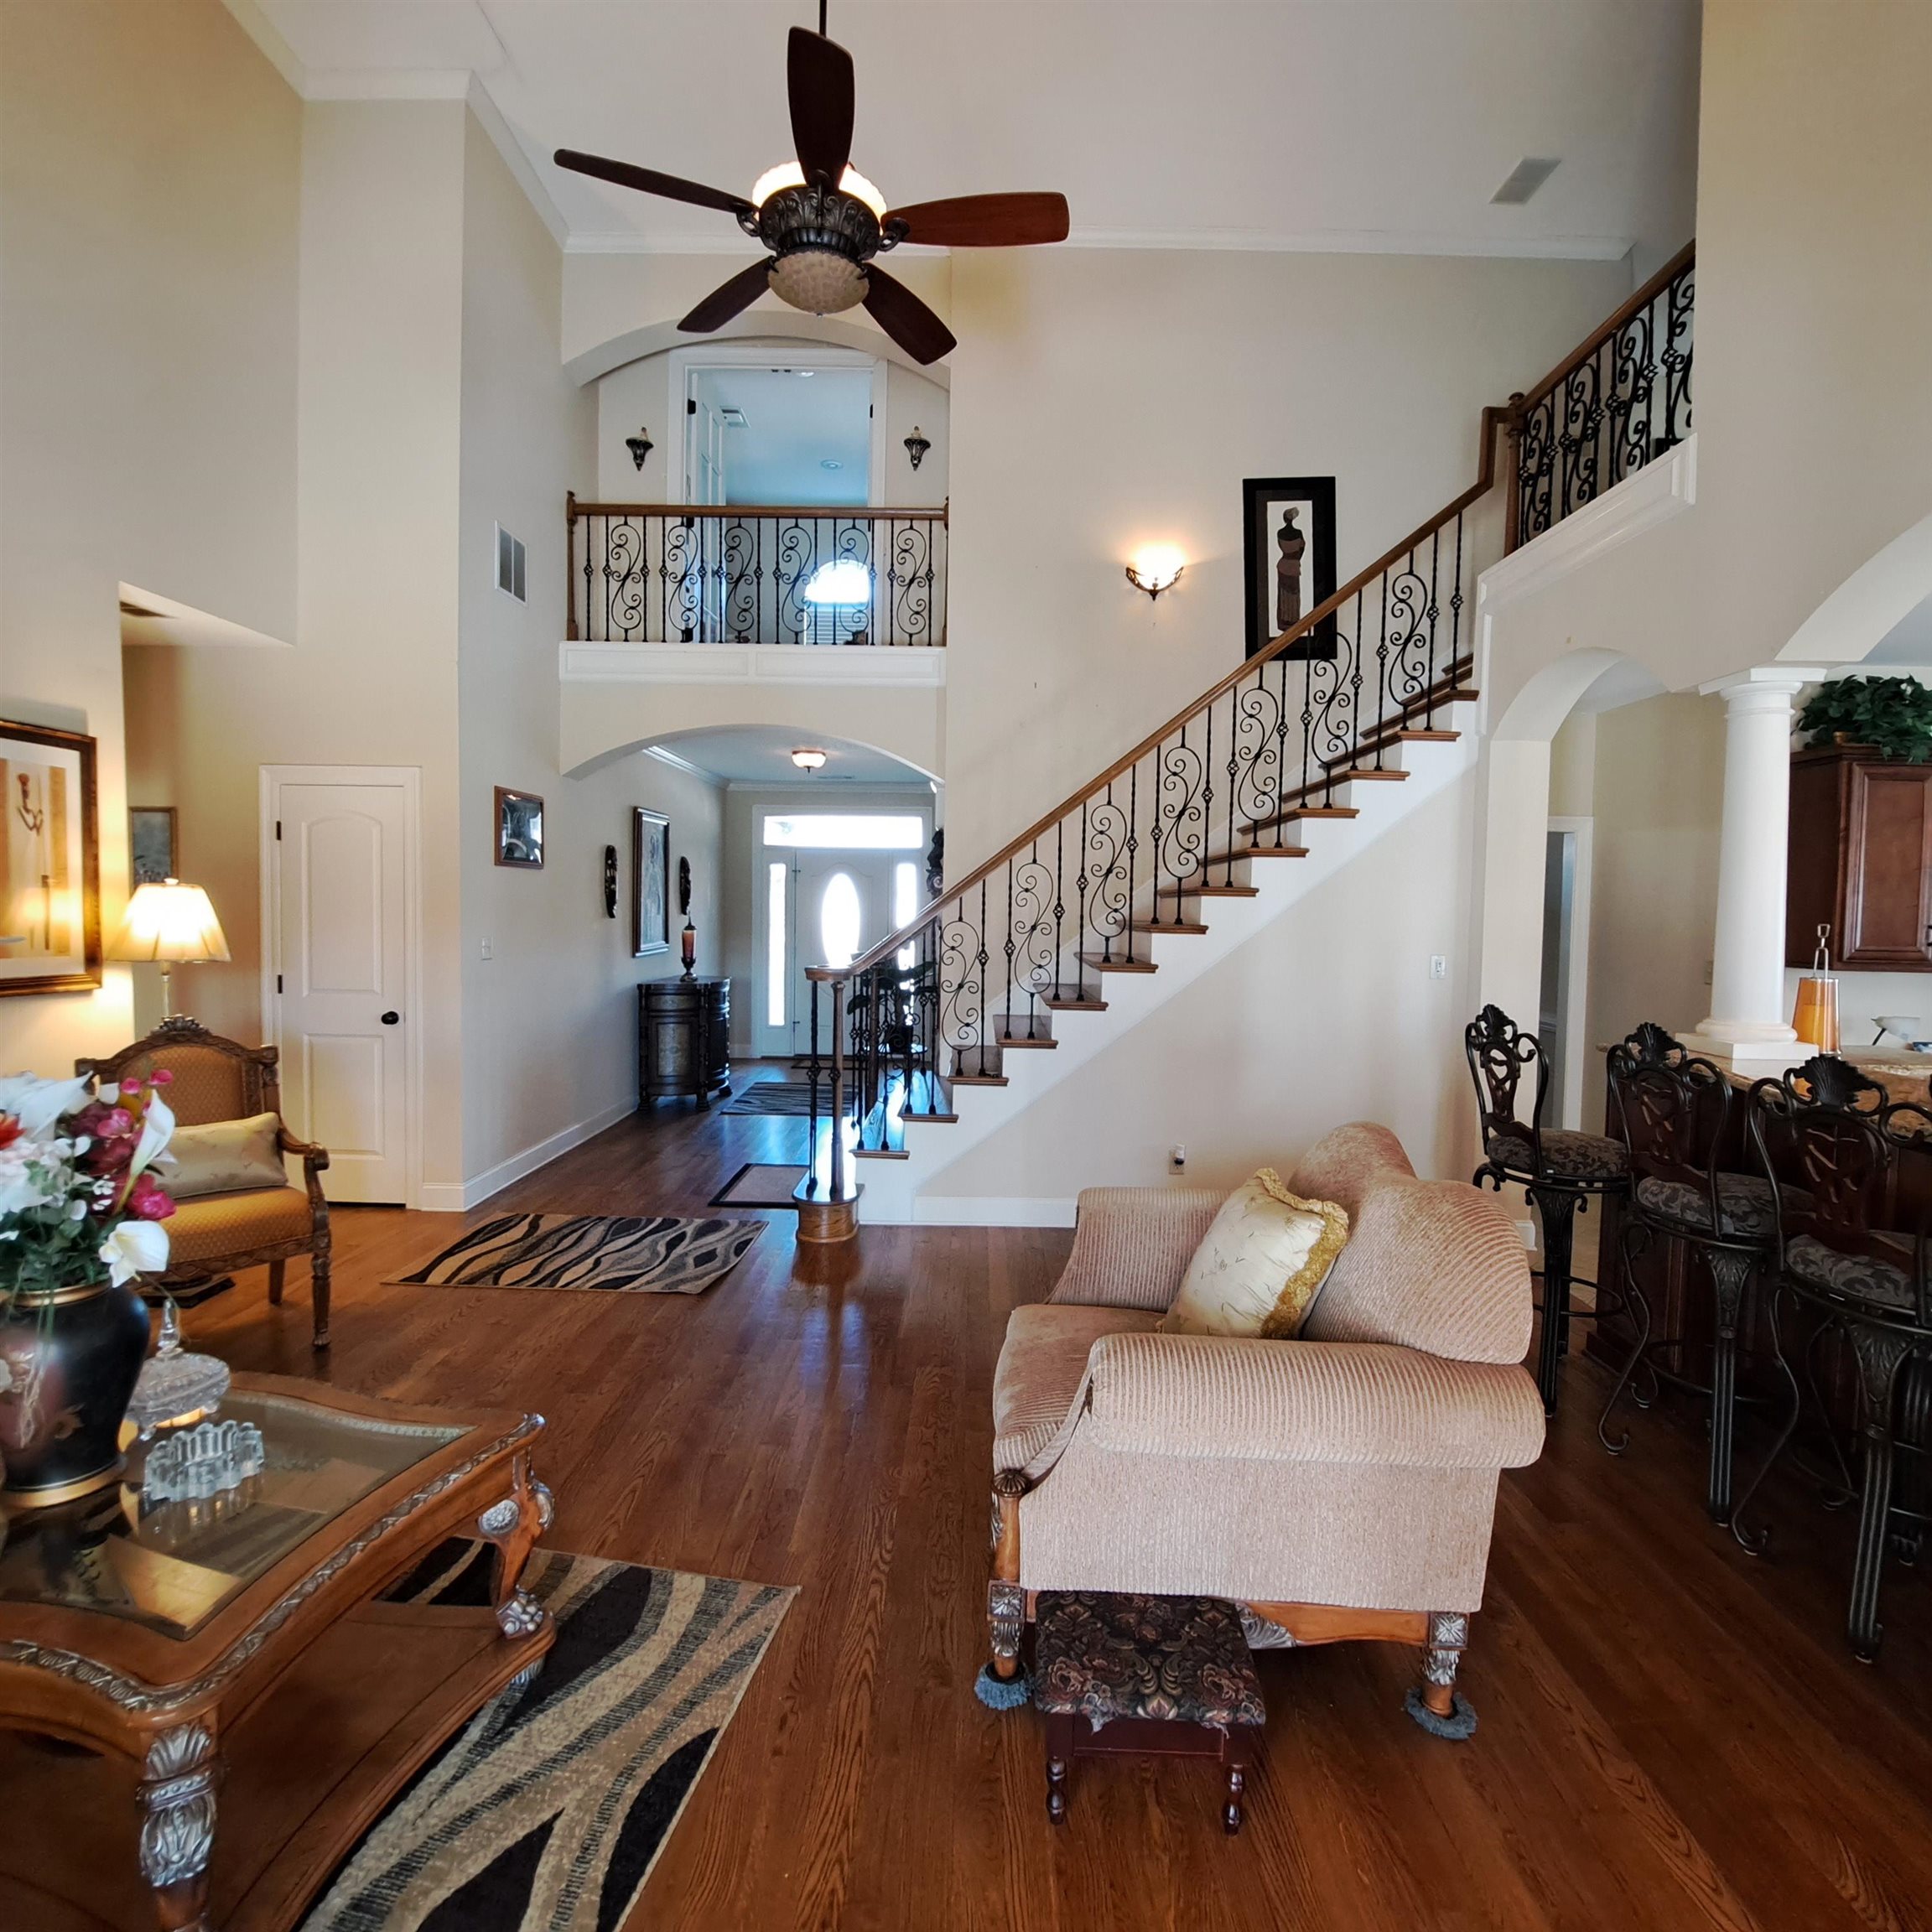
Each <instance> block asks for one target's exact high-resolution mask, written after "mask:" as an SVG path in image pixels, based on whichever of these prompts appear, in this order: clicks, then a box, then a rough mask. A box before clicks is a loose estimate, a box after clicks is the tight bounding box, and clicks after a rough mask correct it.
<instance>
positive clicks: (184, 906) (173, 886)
mask: <svg viewBox="0 0 1932 1932" xmlns="http://www.w3.org/2000/svg"><path fill="white" fill-rule="evenodd" d="M107 957H108V958H110V959H158V960H160V961H162V962H163V963H181V962H184V961H187V960H190V959H226V958H227V957H228V941H227V939H226V937H225V936H224V935H223V933H222V931H221V921H220V920H219V919H217V918H216V917H215V908H214V907H213V906H211V905H210V904H209V902H208V895H207V894H206V893H205V891H202V889H201V888H200V886H184V885H183V884H182V883H181V881H180V880H179V879H166V880H163V881H162V882H161V883H160V884H159V885H158V886H156V885H152V884H150V885H147V886H136V887H135V888H134V896H133V897H132V899H130V900H129V901H127V911H125V912H123V913H122V915H121V923H120V926H119V927H117V929H116V932H115V934H114V937H113V940H112V943H111V944H110V945H109V946H108V948H107Z"/></svg>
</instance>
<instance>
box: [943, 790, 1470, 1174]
mask: <svg viewBox="0 0 1932 1932" xmlns="http://www.w3.org/2000/svg"><path fill="white" fill-rule="evenodd" d="M1475 783H1476V781H1475V775H1474V773H1473V772H1470V773H1467V774H1465V776H1462V778H1460V779H1458V780H1457V781H1456V782H1454V783H1453V784H1452V786H1451V787H1449V788H1448V789H1447V790H1446V791H1445V792H1442V793H1441V796H1440V797H1438V798H1436V799H1432V800H1431V802H1430V804H1429V807H1428V808H1427V809H1426V810H1424V811H1419V812H1415V813H1411V814H1410V815H1409V816H1408V817H1407V818H1404V819H1403V820H1402V821H1401V823H1399V824H1398V825H1396V826H1394V828H1392V829H1391V830H1390V831H1389V833H1388V834H1386V835H1385V836H1384V837H1383V838H1381V839H1379V840H1377V841H1376V842H1375V843H1374V844H1372V845H1369V846H1368V847H1367V848H1366V849H1363V850H1362V851H1359V852H1358V853H1356V854H1353V856H1352V857H1351V858H1350V859H1349V860H1348V862H1347V863H1346V864H1345V865H1343V867H1342V868H1341V869H1340V870H1338V871H1337V873H1336V874H1335V875H1333V876H1332V878H1330V879H1329V880H1327V881H1325V882H1324V883H1323V884H1322V885H1320V886H1317V887H1316V888H1315V889H1314V890H1313V891H1311V892H1310V893H1309V895H1308V896H1306V898H1304V899H1302V900H1301V901H1297V902H1296V904H1294V905H1292V906H1290V907H1289V908H1288V909H1287V910H1286V911H1285V912H1283V914H1282V915H1281V917H1280V918H1279V919H1277V920H1275V922H1273V923H1272V924H1270V926H1268V927H1265V929H1264V930H1263V931H1262V932H1260V933H1259V935H1257V936H1256V937H1254V939H1251V940H1250V941H1249V943H1247V944H1246V945H1245V946H1243V947H1241V948H1239V949H1238V950H1237V951H1235V952H1234V953H1231V954H1229V955H1228V958H1225V959H1223V961H1222V962H1221V963H1219V964H1218V965H1217V966H1215V967H1213V968H1212V969H1210V970H1209V971H1208V972H1207V973H1206V974H1204V975H1203V976H1202V978H1201V979H1199V980H1198V981H1197V982H1196V983H1195V984H1193V985H1192V986H1190V987H1188V988H1187V989H1186V991H1185V992H1184V993H1182V995H1180V996H1179V997H1178V998H1176V999H1174V1000H1170V1001H1169V1002H1168V1003H1167V1004H1166V1005H1163V1006H1161V1007H1159V1008H1158V1009H1156V1011H1155V1012H1154V1013H1153V1014H1151V1015H1150V1016H1149V1017H1148V1018H1147V1019H1146V1020H1145V1021H1143V1022H1142V1023H1141V1024H1140V1026H1137V1027H1136V1028H1135V1029H1134V1030H1133V1031H1131V1032H1130V1033H1128V1034H1127V1035H1125V1036H1124V1037H1122V1038H1121V1039H1120V1040H1119V1041H1118V1042H1117V1043H1116V1044H1115V1045H1114V1046H1113V1047H1112V1048H1111V1049H1110V1050H1109V1052H1105V1053H1104V1054H1101V1055H1099V1056H1098V1057H1096V1058H1095V1059H1093V1061H1090V1062H1088V1063H1087V1064H1086V1065H1085V1066H1083V1067H1080V1068H1079V1069H1078V1070H1077V1071H1076V1072H1074V1073H1072V1075H1070V1076H1069V1077H1068V1078H1067V1079H1065V1080H1063V1081H1062V1082H1061V1083H1059V1084H1058V1085H1057V1086H1056V1087H1054V1088H1052V1089H1050V1090H1049V1091H1048V1092H1047V1093H1046V1094H1045V1095H1044V1096H1043V1097H1042V1098H1041V1099H1040V1100H1038V1101H1037V1102H1036V1104H1034V1105H1033V1106H1032V1107H1031V1108H1029V1109H1027V1110H1026V1113H1025V1114H1022V1115H1021V1117H1020V1119H1018V1120H1017V1121H1016V1122H1015V1124H1014V1125H1013V1126H1012V1127H1011V1129H1010V1130H1008V1131H1006V1132H1005V1133H1001V1134H999V1135H994V1136H992V1137H990V1138H989V1139H988V1140H984V1141H982V1142H981V1143H980V1144H979V1145H978V1146H977V1147H975V1148H974V1149H972V1150H970V1151H969V1152H968V1153H967V1154H966V1155H964V1156H963V1157H962V1158H961V1159H960V1160H958V1161H956V1162H955V1163H954V1164H953V1166H949V1167H948V1168H946V1169H944V1170H943V1171H942V1172H940V1173H939V1174H938V1175H937V1176H936V1177H935V1179H934V1181H933V1182H932V1185H931V1187H929V1188H927V1189H926V1190H924V1191H922V1199H923V1198H927V1197H932V1198H934V1199H936V1200H943V1199H952V1198H956V1197H964V1198H968V1199H976V1200H982V1201H985V1200H990V1201H994V1202H1004V1201H1008V1200H1015V1199H1020V1200H1026V1201H1038V1200H1041V1199H1045V1200H1048V1201H1069V1200H1071V1199H1072V1197H1074V1196H1075V1195H1076V1194H1078V1192H1079V1191H1080V1189H1081V1188H1083V1187H1158V1186H1161V1185H1162V1184H1163V1183H1164V1182H1166V1180H1167V1179H1168V1178H1169V1176H1168V1175H1167V1150H1168V1149H1169V1147H1170V1146H1171V1145H1173V1144H1174V1143H1176V1142H1180V1143H1181V1144H1182V1145H1185V1146H1186V1148H1187V1173H1186V1176H1185V1177H1184V1183H1182V1184H1185V1185H1188V1186H1202V1187H1234V1186H1235V1185H1237V1184H1238V1183H1239V1182H1241V1181H1242V1180H1244V1178H1245V1177H1246V1176H1248V1175H1249V1174H1251V1173H1253V1172H1254V1169H1255V1168H1256V1167H1258V1166H1274V1167H1276V1168H1278V1169H1279V1170H1280V1172H1281V1173H1282V1174H1283V1175H1286V1174H1287V1173H1288V1171H1289V1170H1290V1169H1291V1167H1292V1166H1294V1163H1295V1161H1296V1159H1297V1158H1298V1157H1299V1156H1300V1155H1301V1152H1302V1151H1303V1150H1305V1149H1306V1148H1307V1147H1308V1146H1309V1145H1311V1144H1312V1143H1313V1142H1314V1141H1316V1140H1319V1139H1320V1138H1321V1136H1322V1135H1323V1134H1325V1133H1327V1131H1328V1130H1329V1129H1330V1128H1332V1127H1336V1126H1339V1125H1341V1124H1343V1122H1345V1121H1349V1120H1362V1119H1367V1120H1379V1121H1381V1122H1383V1123H1384V1124H1385V1125H1387V1126H1389V1127H1390V1128H1392V1129H1393V1130H1394V1132H1395V1133H1396V1134H1397V1135H1399V1136H1400V1140H1401V1141H1402V1144H1403V1145H1404V1146H1405V1148H1406V1149H1407V1150H1408V1152H1409V1157H1410V1160H1411V1161H1413V1162H1414V1163H1415V1167H1416V1170H1417V1171H1418V1172H1420V1173H1422V1174H1426V1175H1441V1176H1462V1177H1463V1178H1467V1176H1468V1174H1469V1173H1470V1171H1472V1168H1473V1166H1474V1165H1475V1161H1476V1154H1475V1150H1474V1103H1473V1101H1472V1098H1471V1094H1470V1090H1469V1075H1468V1069H1467V1066H1466V1064H1465V1063H1464V1061H1463V1057H1462V1043H1461V1028H1462V1022H1463V1021H1464V1020H1465V1019H1466V1018H1467V1005H1468V1000H1469V993H1468V988H1469V984H1470V976H1469V974H1468V972H1467V968H1466V965H1465V963H1463V962H1462V961H1461V960H1460V959H1459V958H1457V953H1458V949H1459V947H1460V943H1461V939H1462V926H1463V920H1464V917H1465V904H1464V897H1463V887H1462V875H1463V868H1464V865H1465V862H1466V854H1467V850H1468V848H1469V844H1470V841H1471V839H1472V837H1473V832H1474V828H1473V820H1472V813H1473V806H1474V798H1475ZM950 844H951V834H950V832H948V845H950ZM1173 943H1174V944H1176V945H1180V944H1182V943H1184V942H1182V941H1179V940H1176V941H1174V942H1173ZM1436 953H1440V954H1443V955H1445V956H1446V957H1447V958H1449V959H1450V960H1451V962H1452V969H1451V973H1450V976H1449V977H1448V978H1446V979H1441V980H1432V979H1431V978H1430V977H1429V961H1430V958H1431V955H1432V954H1436ZM927 1131H929V1132H930V1133H932V1135H941V1134H943V1133H944V1132H945V1131H946V1130H945V1129H943V1128H933V1129H931V1130H927Z"/></svg>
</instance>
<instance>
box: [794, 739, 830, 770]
mask: <svg viewBox="0 0 1932 1932" xmlns="http://www.w3.org/2000/svg"><path fill="white" fill-rule="evenodd" d="M824 762H825V754H824V753H823V751H821V750H818V747H817V746H816V745H800V746H799V747H798V749H797V750H796V751H794V752H793V753H792V763H793V764H794V765H796V766H797V767H798V769H799V770H800V771H817V770H818V767H819V766H821V765H823V763H824Z"/></svg>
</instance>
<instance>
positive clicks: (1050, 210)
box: [886, 195, 1067, 248]
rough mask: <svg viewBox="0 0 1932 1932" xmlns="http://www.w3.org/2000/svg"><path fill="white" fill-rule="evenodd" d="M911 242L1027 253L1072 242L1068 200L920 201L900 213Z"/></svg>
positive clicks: (894, 215) (1013, 197)
mask: <svg viewBox="0 0 1932 1932" xmlns="http://www.w3.org/2000/svg"><path fill="white" fill-rule="evenodd" d="M886 221H903V222H904V223H905V224H906V240H907V241H926V242H929V243H931V244H932V246H933V247H939V248H1024V247H1030V246H1031V245H1032V244H1033V243H1035V242H1040V241H1065V240H1066V239H1067V197H1066V196H1065V195H956V196H955V197H954V198H953V200H950V201H916V202H914V203H913V204H912V205H911V207H910V208H895V209H894V210H892V212H891V214H890V215H888V216H886Z"/></svg>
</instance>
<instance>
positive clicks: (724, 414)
mask: <svg viewBox="0 0 1932 1932" xmlns="http://www.w3.org/2000/svg"><path fill="white" fill-rule="evenodd" d="M718 420H719V422H720V423H723V424H724V425H725V428H727V429H742V428H744V427H745V412H744V411H743V410H742V409H720V410H719V412H718Z"/></svg>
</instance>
